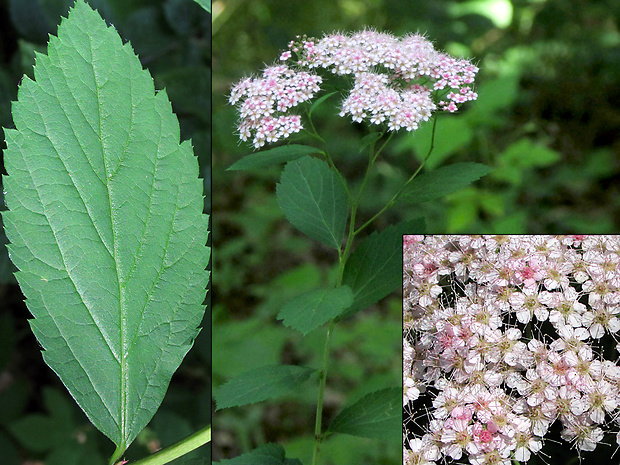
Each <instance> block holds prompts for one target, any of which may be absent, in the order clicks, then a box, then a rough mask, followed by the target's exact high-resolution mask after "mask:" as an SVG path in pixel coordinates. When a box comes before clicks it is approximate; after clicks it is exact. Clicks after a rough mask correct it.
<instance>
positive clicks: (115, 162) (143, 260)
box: [0, 0, 210, 465]
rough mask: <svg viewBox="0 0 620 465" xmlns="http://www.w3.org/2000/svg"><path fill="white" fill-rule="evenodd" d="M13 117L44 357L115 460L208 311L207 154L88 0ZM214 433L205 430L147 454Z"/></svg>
mask: <svg viewBox="0 0 620 465" xmlns="http://www.w3.org/2000/svg"><path fill="white" fill-rule="evenodd" d="M12 115H13V120H14V124H15V128H14V129H5V135H6V145H7V148H6V150H5V151H4V163H5V168H6V171H7V175H6V176H3V179H2V181H3V187H4V190H5V193H4V194H5V196H4V198H5V202H6V206H7V208H8V210H7V211H5V212H3V214H2V218H3V222H4V227H5V230H6V235H7V237H8V239H9V241H10V244H9V245H8V246H7V247H8V250H9V255H10V258H11V260H12V261H13V263H14V264H15V266H16V267H17V268H18V271H17V272H16V278H17V281H18V282H19V285H20V287H21V289H22V291H23V294H24V296H25V297H26V304H27V306H28V309H29V311H30V312H31V314H32V316H33V318H32V319H31V320H29V322H30V326H31V328H32V331H33V332H34V334H35V336H36V338H37V340H38V342H39V344H40V345H41V347H42V349H43V350H42V354H43V358H44V360H45V362H46V363H47V364H48V365H49V367H50V368H51V369H52V370H53V371H54V372H55V373H56V374H57V375H58V377H59V378H60V380H61V381H62V383H63V384H64V385H65V386H66V388H67V390H68V391H69V393H70V394H71V396H72V397H73V398H74V399H75V401H76V402H77V404H78V405H79V406H80V407H81V409H82V410H83V411H84V413H85V414H86V416H87V417H88V419H89V420H90V421H91V423H92V424H93V425H94V426H95V427H96V428H97V429H98V430H100V431H101V432H102V433H103V434H104V435H105V436H107V437H108V438H109V439H110V440H111V441H112V442H113V443H114V445H115V450H114V451H113V452H112V450H111V451H110V453H111V457H110V459H109V463H110V464H111V465H112V464H115V463H117V462H121V461H122V457H123V455H124V453H125V451H126V450H127V448H128V447H129V446H130V445H131V444H132V442H133V441H134V439H135V438H136V436H137V435H138V433H140V431H141V430H142V429H143V428H144V427H145V426H146V425H147V424H148V423H149V421H150V420H151V418H152V417H153V415H154V414H155V412H156V411H157V410H158V408H159V406H160V404H161V402H162V400H163V398H164V395H165V393H166V390H167V388H168V384H169V382H170V379H171V377H172V375H173V373H174V372H175V371H176V370H177V368H178V367H179V365H180V364H181V361H182V360H183V358H184V357H185V355H186V354H187V352H188V351H189V350H190V348H191V347H192V345H193V342H194V338H195V337H196V335H197V334H198V332H199V327H198V326H199V324H200V322H201V320H202V318H203V316H204V312H205V306H204V300H205V296H206V286H207V283H208V279H209V273H208V271H207V270H206V267H207V265H208V260H209V248H208V247H207V239H208V217H207V216H206V215H204V214H203V209H204V196H203V183H202V180H201V179H200V178H199V177H198V171H199V169H198V161H197V158H196V157H195V156H194V154H193V149H192V146H191V143H190V142H189V141H185V142H182V143H179V140H180V133H179V123H178V120H177V118H176V116H175V115H174V114H173V112H172V108H171V105H170V102H169V100H168V97H167V95H166V92H165V91H158V92H156V91H155V88H154V84H153V79H152V77H151V75H150V74H149V72H148V71H147V70H145V69H143V67H142V65H141V63H140V61H139V59H138V57H137V56H136V54H135V53H134V52H133V50H132V47H131V45H130V44H129V43H123V41H122V39H121V37H120V36H119V35H118V33H117V32H116V30H115V29H114V28H113V27H111V26H108V25H107V24H106V23H105V21H104V20H103V19H102V18H101V17H100V16H99V14H98V13H97V12H96V11H95V10H93V9H91V7H90V6H89V5H88V4H87V3H86V2H85V1H84V0H77V1H76V3H75V5H74V6H73V7H72V9H71V10H70V11H69V14H68V16H67V18H66V19H63V20H62V22H61V24H60V26H59V28H58V33H57V36H51V37H50V39H49V44H48V49H47V55H44V54H37V56H36V62H35V66H34V80H31V79H29V78H27V77H24V78H23V80H22V82H21V84H20V86H19V90H18V99H17V101H16V102H14V103H13V107H12ZM205 423H208V419H205ZM50 434H51V432H50ZM209 440H210V427H208V426H207V427H205V428H204V429H203V430H201V431H199V432H197V433H196V434H194V435H192V436H190V437H188V438H187V439H186V440H183V441H181V442H179V443H178V444H176V445H174V446H171V447H170V448H167V449H164V450H161V451H159V452H158V453H156V454H154V455H152V456H149V457H146V458H144V459H143V460H140V461H139V463H143V464H147V463H148V464H163V463H167V462H169V461H171V460H173V459H175V458H177V457H179V456H181V455H183V454H185V453H187V452H189V451H191V450H193V449H196V448H197V447H200V446H201V445H203V444H205V443H207V442H208V441H209ZM0 455H1V454H0ZM0 461H2V460H1V459H0ZM89 463H91V462H89ZM123 463H126V462H124V461H123Z"/></svg>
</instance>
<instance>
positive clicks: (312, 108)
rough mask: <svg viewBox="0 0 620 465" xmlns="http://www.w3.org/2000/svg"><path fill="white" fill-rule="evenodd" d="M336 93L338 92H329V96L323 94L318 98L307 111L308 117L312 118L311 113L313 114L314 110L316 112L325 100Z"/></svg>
mask: <svg viewBox="0 0 620 465" xmlns="http://www.w3.org/2000/svg"><path fill="white" fill-rule="evenodd" d="M337 93H338V92H330V93H329V94H325V95H323V96H321V97H320V98H318V99H317V100H315V102H314V103H313V104H312V106H311V107H310V110H308V116H312V113H314V110H316V109H317V108H318V107H319V106H320V105H321V104H322V103H323V102H324V101H325V100H327V99H328V98H330V97H331V96H332V95H335V94H337Z"/></svg>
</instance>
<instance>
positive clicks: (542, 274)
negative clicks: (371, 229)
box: [403, 236, 620, 465]
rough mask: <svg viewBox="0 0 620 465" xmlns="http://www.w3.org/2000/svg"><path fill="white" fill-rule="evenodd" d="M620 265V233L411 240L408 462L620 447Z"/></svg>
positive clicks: (503, 463) (501, 460)
mask: <svg viewBox="0 0 620 465" xmlns="http://www.w3.org/2000/svg"><path fill="white" fill-rule="evenodd" d="M619 263H620V236H427V237H424V236H405V242H404V306H403V318H404V321H405V325H404V331H405V332H404V335H403V338H404V341H403V343H404V364H403V372H404V373H403V380H404V381H403V384H404V385H403V389H404V395H403V409H404V431H405V436H404V444H403V463H405V464H407V465H421V464H431V463H466V462H468V463H471V464H472V465H486V464H499V465H510V464H516V463H528V462H530V460H532V459H535V458H537V457H536V456H537V455H542V457H540V459H542V460H543V461H544V462H546V463H557V462H555V461H554V459H555V460H557V457H555V456H554V453H553V452H551V451H550V452H548V453H546V452H545V450H546V449H544V448H543V446H544V445H546V444H549V445H551V446H555V447H556V448H557V447H558V444H561V443H564V444H566V448H568V447H569V445H570V447H572V448H573V457H574V460H573V461H572V462H574V463H578V462H580V461H581V459H582V458H583V459H586V460H587V458H588V454H587V453H586V452H588V451H594V450H595V449H598V448H600V447H605V446H601V445H600V444H604V443H607V444H609V443H610V442H616V441H618V442H619V443H620V434H617V432H618V430H619V429H620V428H619V425H618V422H617V419H618V414H619V413H620V411H619V403H620V366H618V364H617V360H618V346H617V342H618V338H617V334H618V331H619V330H620V318H619V317H618V314H620V306H619V304H620V268H619V267H618V265H619ZM612 434H613V435H615V438H613V437H612ZM606 435H607V437H606ZM611 455H612V450H609V454H608V455H607V459H606V460H609V457H610V456H611ZM545 456H547V457H548V459H545ZM540 459H539V460H540ZM604 460H605V459H604ZM572 462H571V463H572ZM536 463H540V462H536ZM606 463H611V462H606Z"/></svg>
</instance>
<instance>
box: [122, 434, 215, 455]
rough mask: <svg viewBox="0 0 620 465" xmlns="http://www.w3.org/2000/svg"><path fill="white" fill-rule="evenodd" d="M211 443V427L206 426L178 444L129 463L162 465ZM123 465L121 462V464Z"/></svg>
mask: <svg viewBox="0 0 620 465" xmlns="http://www.w3.org/2000/svg"><path fill="white" fill-rule="evenodd" d="M210 441H211V426H210V425H209V426H206V427H204V428H203V429H201V430H199V431H197V432H195V433H194V434H192V435H190V436H188V437H186V438H185V439H181V440H180V441H179V442H177V443H175V444H173V445H171V446H168V447H166V448H164V449H162V450H160V451H158V452H156V453H154V454H153V455H149V456H148V457H145V458H143V459H140V460H138V461H137V462H131V463H130V465H164V464H165V463H168V462H172V461H173V460H175V459H178V458H179V457H181V456H183V455H185V454H188V453H190V452H191V451H193V450H194V449H198V448H199V447H202V446H204V445H205V444H206V443H208V442H210ZM121 463H123V462H121Z"/></svg>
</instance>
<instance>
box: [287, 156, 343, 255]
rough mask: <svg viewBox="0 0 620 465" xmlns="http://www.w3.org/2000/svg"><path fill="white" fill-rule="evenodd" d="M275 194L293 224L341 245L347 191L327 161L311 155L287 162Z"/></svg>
mask: <svg viewBox="0 0 620 465" xmlns="http://www.w3.org/2000/svg"><path fill="white" fill-rule="evenodd" d="M276 197H277V199H278V204H279V205H280V208H281V209H282V211H283V212H284V214H285V215H286V218H287V219H288V220H289V221H290V222H291V223H292V224H293V226H295V227H296V228H297V229H299V230H300V231H301V232H303V233H304V234H306V235H308V236H309V237H311V238H312V239H315V240H317V241H319V242H322V243H323V244H325V245H327V246H329V247H334V248H336V249H337V248H339V247H340V245H341V242H342V238H343V236H344V229H345V226H346V222H347V209H348V205H347V193H346V191H345V190H344V187H343V185H342V183H341V181H340V179H339V178H338V175H337V174H336V173H335V172H334V170H332V169H330V168H329V166H328V165H327V163H325V162H324V161H323V160H319V159H318V158H312V157H308V156H306V157H303V158H300V159H299V160H295V161H291V162H289V163H287V164H286V166H285V167H284V171H283V172H282V178H281V179H280V183H279V184H278V185H277V187H276Z"/></svg>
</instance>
